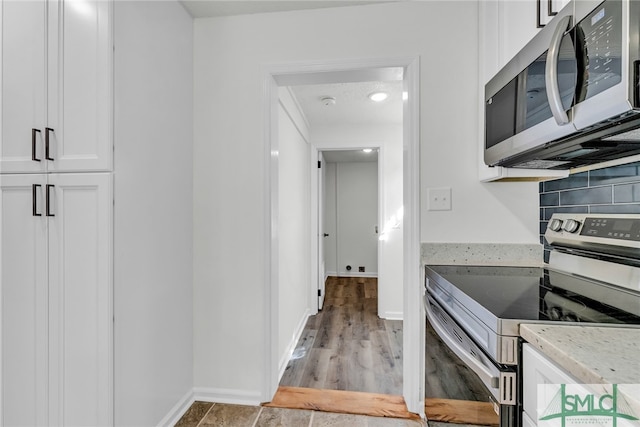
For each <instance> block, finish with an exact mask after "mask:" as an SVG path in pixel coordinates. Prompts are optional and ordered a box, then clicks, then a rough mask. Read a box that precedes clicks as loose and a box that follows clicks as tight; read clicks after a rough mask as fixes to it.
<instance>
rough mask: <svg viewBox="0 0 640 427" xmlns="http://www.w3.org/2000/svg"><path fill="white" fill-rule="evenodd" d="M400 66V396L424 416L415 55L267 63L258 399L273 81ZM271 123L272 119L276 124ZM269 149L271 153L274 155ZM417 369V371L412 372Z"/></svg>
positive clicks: (268, 296) (267, 328) (273, 171)
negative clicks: (402, 94)
mask: <svg viewBox="0 0 640 427" xmlns="http://www.w3.org/2000/svg"><path fill="white" fill-rule="evenodd" d="M392 67H403V68H404V70H405V72H404V75H405V77H404V81H405V86H406V91H407V92H408V94H409V99H408V100H407V102H406V103H405V104H404V108H405V109H404V114H403V116H404V132H403V139H404V167H403V179H404V182H403V186H404V208H405V217H404V229H403V232H404V253H403V258H404V280H403V282H404V283H403V287H404V314H405V322H404V329H405V332H404V333H403V336H404V337H405V339H404V340H403V354H404V361H403V366H404V367H403V377H404V380H403V396H404V398H405V401H406V403H407V408H408V409H409V411H411V412H415V413H418V414H420V415H422V416H424V403H423V402H424V339H425V337H424V333H425V331H424V323H425V322H424V313H423V312H422V303H421V301H422V298H421V296H422V292H421V288H422V287H421V282H420V216H419V214H420V195H419V190H420V168H419V166H420V144H419V141H420V125H419V123H420V88H419V79H420V64H419V57H416V56H413V57H397V58H378V59H353V60H336V61H322V62H315V63H309V62H306V63H302V62H298V63H286V64H268V65H265V66H264V67H263V75H264V78H265V80H264V82H265V84H264V100H263V108H264V118H265V120H264V133H263V137H264V150H265V151H264V152H265V171H264V177H265V179H264V181H265V182H264V197H265V199H264V208H265V223H264V224H265V234H264V238H265V242H264V249H265V259H264V263H265V275H264V277H265V283H264V294H263V295H264V296H265V297H264V299H265V301H264V306H263V307H264V310H265V312H264V329H263V330H264V337H265V340H264V341H263V345H264V348H263V350H264V354H265V366H264V384H263V390H262V394H261V396H262V400H263V401H270V400H271V398H272V397H273V395H274V394H275V391H276V390H277V387H278V379H277V371H278V366H277V363H276V360H277V347H278V298H279V295H278V286H277V284H278V269H277V264H278V256H277V248H278V233H277V219H278V215H277V201H278V189H277V180H275V179H274V177H277V173H278V162H277V146H278V139H277V122H276V120H277V117H275V118H274V117H273V116H274V114H272V112H273V111H275V109H274V105H275V107H276V108H277V100H276V102H275V104H274V101H273V93H274V92H275V93H277V87H276V86H277V85H276V80H277V81H278V82H279V83H280V84H282V85H283V86H284V85H289V84H290V83H287V82H288V81H292V80H291V78H295V77H296V76H298V77H304V76H303V75H304V74H307V75H308V76H311V75H314V73H315V75H316V76H317V75H318V74H319V73H323V72H331V73H334V74H340V73H347V74H348V73H352V72H354V71H356V72H357V71H362V70H371V69H375V68H392ZM274 122H275V123H274ZM272 153H273V154H272ZM416 373H418V375H416Z"/></svg>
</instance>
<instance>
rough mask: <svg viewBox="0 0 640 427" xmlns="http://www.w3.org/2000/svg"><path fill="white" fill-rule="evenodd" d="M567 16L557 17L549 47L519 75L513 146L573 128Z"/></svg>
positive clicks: (573, 69)
mask: <svg viewBox="0 0 640 427" xmlns="http://www.w3.org/2000/svg"><path fill="white" fill-rule="evenodd" d="M570 18H571V16H565V17H564V18H563V19H561V20H560V21H559V22H558V24H557V26H556V28H555V30H554V35H553V37H552V38H551V43H550V47H549V50H547V51H546V52H545V53H543V54H542V55H540V57H539V58H538V59H537V60H536V61H534V62H533V63H532V64H530V65H529V66H528V67H527V68H526V69H525V70H524V71H523V72H522V74H521V75H520V80H521V81H522V82H524V83H523V84H522V85H520V86H519V88H521V89H520V92H519V96H520V97H522V98H521V99H524V98H525V97H526V102H519V105H523V106H525V112H524V114H522V115H520V114H519V115H518V117H519V118H522V121H521V122H520V129H519V132H517V133H516V135H515V136H514V138H513V147H514V148H515V149H516V150H517V151H518V152H524V151H527V150H529V149H532V148H535V147H538V146H539V145H541V144H544V143H547V142H549V141H553V140H556V139H559V138H562V137H564V136H567V135H570V134H572V133H575V132H576V128H575V127H574V126H573V124H572V123H571V122H570V116H571V115H570V114H567V112H568V111H570V110H571V106H572V104H573V101H574V98H575V91H576V84H577V74H578V72H577V61H576V56H575V49H574V45H573V41H572V39H571V34H570V33H565V31H566V29H567V27H568V25H569V21H570Z"/></svg>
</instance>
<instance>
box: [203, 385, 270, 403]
mask: <svg viewBox="0 0 640 427" xmlns="http://www.w3.org/2000/svg"><path fill="white" fill-rule="evenodd" d="M261 396H262V393H261V392H260V391H259V390H235V389H231V388H209V387H194V389H193V400H194V401H196V400H198V401H201V402H215V403H229V404H232V405H251V406H260V404H261V403H262V402H263V400H262V398H261ZM270 400H271V398H269V400H268V401H270Z"/></svg>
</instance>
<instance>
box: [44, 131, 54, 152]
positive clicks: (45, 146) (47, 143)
mask: <svg viewBox="0 0 640 427" xmlns="http://www.w3.org/2000/svg"><path fill="white" fill-rule="evenodd" d="M44 130H45V133H44V157H45V159H47V160H54V158H53V157H51V156H50V155H49V134H50V133H51V132H53V129H51V128H44Z"/></svg>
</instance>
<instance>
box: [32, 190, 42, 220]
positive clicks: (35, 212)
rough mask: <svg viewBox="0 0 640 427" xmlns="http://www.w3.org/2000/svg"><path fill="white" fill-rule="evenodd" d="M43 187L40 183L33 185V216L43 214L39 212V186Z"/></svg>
mask: <svg viewBox="0 0 640 427" xmlns="http://www.w3.org/2000/svg"><path fill="white" fill-rule="evenodd" d="M40 187H42V185H40V184H33V185H31V205H32V211H33V216H42V214H41V213H38V188H40Z"/></svg>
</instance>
